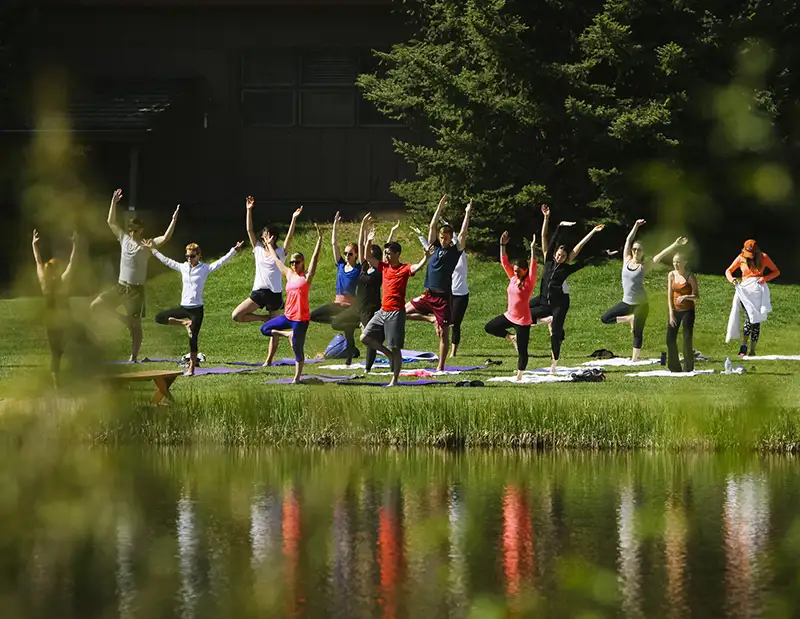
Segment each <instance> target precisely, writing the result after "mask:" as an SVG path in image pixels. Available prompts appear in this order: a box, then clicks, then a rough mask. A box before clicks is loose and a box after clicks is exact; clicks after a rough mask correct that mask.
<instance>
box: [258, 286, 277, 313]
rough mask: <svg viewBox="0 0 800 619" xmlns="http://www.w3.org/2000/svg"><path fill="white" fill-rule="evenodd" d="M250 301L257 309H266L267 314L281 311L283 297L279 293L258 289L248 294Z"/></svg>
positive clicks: (267, 289)
mask: <svg viewBox="0 0 800 619" xmlns="http://www.w3.org/2000/svg"><path fill="white" fill-rule="evenodd" d="M250 300H251V301H252V302H253V303H255V304H257V305H258V307H260V308H264V309H266V310H267V311H268V312H276V311H278V310H279V309H283V297H282V296H281V293H280V292H273V291H272V290H270V289H269V288H259V289H258V290H253V292H251V293H250Z"/></svg>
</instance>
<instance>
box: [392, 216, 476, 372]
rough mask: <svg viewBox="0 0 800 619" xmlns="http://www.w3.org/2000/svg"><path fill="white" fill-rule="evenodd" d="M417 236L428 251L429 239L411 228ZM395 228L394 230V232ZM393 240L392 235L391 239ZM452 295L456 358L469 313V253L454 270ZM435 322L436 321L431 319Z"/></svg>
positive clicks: (455, 238) (452, 350)
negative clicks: (465, 318) (462, 327)
mask: <svg viewBox="0 0 800 619" xmlns="http://www.w3.org/2000/svg"><path fill="white" fill-rule="evenodd" d="M441 221H442V224H443V225H445V226H449V225H450V224H449V223H447V221H445V220H444V219H442V220H441ZM411 229H412V230H413V231H414V232H415V233H416V235H417V238H418V239H419V242H420V243H421V244H422V248H423V249H425V250H426V251H427V249H428V246H429V243H428V239H426V238H425V237H424V236H422V232H421V231H420V230H419V228H411ZM394 230H395V228H392V231H394ZM389 240H391V235H390V239H389ZM453 242H454V243H456V244H458V235H455V234H454V235H453ZM451 289H452V293H453V294H452V295H451V296H450V310H451V312H450V313H451V314H452V316H451V325H450V328H451V329H452V332H453V334H452V336H451V338H450V340H451V341H450V356H451V357H455V356H456V354H458V346H459V345H460V344H461V324H462V323H463V322H464V316H465V315H466V313H467V307H468V306H469V286H468V285H467V252H466V251H464V252H462V253H461V257H460V258H459V259H458V262H457V263H456V268H455V269H454V270H453V278H452V288H451ZM431 318H432V319H433V321H434V322H435V321H436V319H435V318H434V317H431Z"/></svg>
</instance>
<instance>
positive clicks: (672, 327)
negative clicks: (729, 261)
mask: <svg viewBox="0 0 800 619" xmlns="http://www.w3.org/2000/svg"><path fill="white" fill-rule="evenodd" d="M672 266H673V270H672V271H670V272H669V275H668V276H667V308H668V309H669V325H667V365H668V367H669V371H670V372H680V371H681V362H680V359H679V358H678V329H680V327H681V325H683V371H684V372H691V371H692V370H694V346H693V343H692V338H693V336H694V318H695V316H694V308H695V303H696V302H697V300H698V299H699V298H700V290H699V288H698V286H697V278H696V277H695V276H694V273H690V272H689V271H688V270H687V269H686V260H685V259H684V258H683V256H682V255H681V254H675V255H674V256H673V257H672Z"/></svg>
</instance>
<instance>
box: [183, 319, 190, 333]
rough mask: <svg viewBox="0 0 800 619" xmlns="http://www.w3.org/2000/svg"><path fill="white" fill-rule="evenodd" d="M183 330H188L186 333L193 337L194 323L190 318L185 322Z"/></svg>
mask: <svg viewBox="0 0 800 619" xmlns="http://www.w3.org/2000/svg"><path fill="white" fill-rule="evenodd" d="M183 328H184V329H186V333H187V334H188V335H189V337H192V321H191V320H189V319H188V318H187V319H186V320H184V321H183Z"/></svg>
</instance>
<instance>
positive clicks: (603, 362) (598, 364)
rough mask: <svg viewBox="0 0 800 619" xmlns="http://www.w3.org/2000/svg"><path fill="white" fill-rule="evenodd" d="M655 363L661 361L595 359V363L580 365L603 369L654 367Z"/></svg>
mask: <svg viewBox="0 0 800 619" xmlns="http://www.w3.org/2000/svg"><path fill="white" fill-rule="evenodd" d="M656 363H661V359H639V360H638V361H631V360H630V359H629V358H628V357H614V358H613V359H596V360H595V361H587V362H586V363H582V364H581V365H583V366H586V367H590V368H603V367H614V366H639V365H655V364H656Z"/></svg>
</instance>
